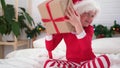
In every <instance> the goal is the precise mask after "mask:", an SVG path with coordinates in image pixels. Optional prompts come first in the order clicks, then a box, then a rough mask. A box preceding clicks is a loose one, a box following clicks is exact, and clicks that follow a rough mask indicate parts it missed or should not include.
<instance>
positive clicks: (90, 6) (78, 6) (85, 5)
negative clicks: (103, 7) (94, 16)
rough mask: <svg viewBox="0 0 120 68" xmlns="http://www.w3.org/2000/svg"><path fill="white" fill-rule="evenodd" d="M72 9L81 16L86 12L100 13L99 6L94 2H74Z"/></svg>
mask: <svg viewBox="0 0 120 68" xmlns="http://www.w3.org/2000/svg"><path fill="white" fill-rule="evenodd" d="M74 9H75V10H76V11H77V12H78V13H79V14H82V13H84V12H88V11H95V12H97V13H98V12H99V11H100V6H99V5H98V4H97V3H96V2H95V1H94V0H82V1H76V2H75V4H74Z"/></svg>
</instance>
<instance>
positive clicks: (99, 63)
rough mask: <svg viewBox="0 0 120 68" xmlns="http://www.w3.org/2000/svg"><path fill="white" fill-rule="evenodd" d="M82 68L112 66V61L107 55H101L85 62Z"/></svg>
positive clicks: (105, 67)
mask: <svg viewBox="0 0 120 68" xmlns="http://www.w3.org/2000/svg"><path fill="white" fill-rule="evenodd" d="M81 68H110V61H109V59H108V57H107V56H106V55H101V56H99V57H97V58H95V59H94V60H90V61H87V62H85V63H83V64H82V65H81Z"/></svg>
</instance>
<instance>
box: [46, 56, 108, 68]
mask: <svg viewBox="0 0 120 68" xmlns="http://www.w3.org/2000/svg"><path fill="white" fill-rule="evenodd" d="M44 68H110V61H109V59H108V57H107V56H106V55H101V56H99V57H96V58H95V59H93V60H89V61H86V62H82V63H81V64H78V63H75V62H70V61H65V60H58V59H49V60H47V61H46V62H45V64H44Z"/></svg>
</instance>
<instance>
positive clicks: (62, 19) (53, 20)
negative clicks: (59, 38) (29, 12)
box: [42, 0, 67, 33]
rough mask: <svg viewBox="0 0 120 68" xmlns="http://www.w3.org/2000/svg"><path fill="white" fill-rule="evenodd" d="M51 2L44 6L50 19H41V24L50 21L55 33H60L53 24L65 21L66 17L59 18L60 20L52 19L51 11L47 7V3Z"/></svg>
mask: <svg viewBox="0 0 120 68" xmlns="http://www.w3.org/2000/svg"><path fill="white" fill-rule="evenodd" d="M51 1H53V0H51ZM51 1H49V2H48V3H47V4H46V8H47V10H48V13H49V16H50V19H42V21H43V22H50V21H52V23H53V25H54V28H55V30H56V32H57V33H60V32H59V30H58V28H57V25H56V24H55V22H60V21H64V20H65V19H67V17H66V16H64V17H60V18H56V19H53V17H52V13H51V10H50V7H49V3H50V2H51Z"/></svg>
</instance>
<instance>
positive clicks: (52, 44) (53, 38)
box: [45, 34, 62, 58]
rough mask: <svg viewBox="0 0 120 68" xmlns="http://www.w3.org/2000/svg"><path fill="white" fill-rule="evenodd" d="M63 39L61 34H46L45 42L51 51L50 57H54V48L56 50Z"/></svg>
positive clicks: (49, 51)
mask: <svg viewBox="0 0 120 68" xmlns="http://www.w3.org/2000/svg"><path fill="white" fill-rule="evenodd" d="M61 40H62V35H61V34H53V35H47V36H46V39H45V43H46V49H47V50H48V53H49V58H52V50H54V49H55V48H56V47H57V45H58V44H59V43H60V41H61Z"/></svg>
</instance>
